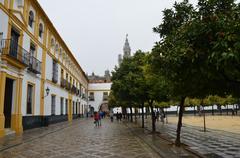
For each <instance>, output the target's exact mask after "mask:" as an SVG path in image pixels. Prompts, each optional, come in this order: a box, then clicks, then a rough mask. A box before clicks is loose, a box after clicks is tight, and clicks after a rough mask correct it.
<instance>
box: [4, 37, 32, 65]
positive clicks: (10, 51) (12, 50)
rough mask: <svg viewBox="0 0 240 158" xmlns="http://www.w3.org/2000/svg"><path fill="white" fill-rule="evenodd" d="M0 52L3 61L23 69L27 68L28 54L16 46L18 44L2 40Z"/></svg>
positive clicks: (9, 40)
mask: <svg viewBox="0 0 240 158" xmlns="http://www.w3.org/2000/svg"><path fill="white" fill-rule="evenodd" d="M0 50H1V54H2V56H3V57H2V58H3V60H7V61H8V62H9V63H10V64H12V65H14V66H19V64H21V66H20V67H22V68H24V67H27V66H29V62H30V60H29V59H30V53H29V52H28V51H26V50H25V49H24V48H22V47H21V46H19V45H18V43H17V42H16V41H14V40H11V39H3V40H1V41H0Z"/></svg>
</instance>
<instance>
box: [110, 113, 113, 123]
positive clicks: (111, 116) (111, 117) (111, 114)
mask: <svg viewBox="0 0 240 158" xmlns="http://www.w3.org/2000/svg"><path fill="white" fill-rule="evenodd" d="M113 116H114V115H113V112H110V119H111V122H113Z"/></svg>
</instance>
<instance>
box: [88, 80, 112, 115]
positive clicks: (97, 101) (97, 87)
mask: <svg viewBox="0 0 240 158" xmlns="http://www.w3.org/2000/svg"><path fill="white" fill-rule="evenodd" d="M111 85H112V83H90V84H89V85H88V96H90V92H93V93H94V101H89V102H88V105H91V106H92V107H94V110H95V111H98V110H99V106H100V105H101V104H102V103H103V93H104V92H108V94H109V93H110V90H111Z"/></svg>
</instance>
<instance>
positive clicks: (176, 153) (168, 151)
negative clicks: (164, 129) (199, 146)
mask: <svg viewBox="0 0 240 158" xmlns="http://www.w3.org/2000/svg"><path fill="white" fill-rule="evenodd" d="M125 124H126V125H127V126H128V127H129V128H130V129H131V130H132V132H133V133H134V134H135V135H137V136H138V137H139V138H141V139H142V140H143V141H144V142H146V143H147V144H148V145H149V146H150V147H151V148H153V149H154V150H155V151H156V152H158V153H159V155H161V156H162V157H166V158H176V157H179V158H197V157H199V156H198V155H195V154H193V153H191V152H189V151H187V150H185V149H184V148H183V147H180V148H179V147H176V146H175V145H174V144H173V143H171V142H169V141H167V140H166V139H163V138H161V137H159V134H158V133H155V134H153V133H152V132H151V131H150V130H146V129H142V128H140V127H139V125H137V124H135V123H129V122H125Z"/></svg>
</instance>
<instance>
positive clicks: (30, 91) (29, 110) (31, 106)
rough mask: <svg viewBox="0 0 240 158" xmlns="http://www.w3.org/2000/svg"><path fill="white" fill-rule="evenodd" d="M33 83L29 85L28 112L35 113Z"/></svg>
mask: <svg viewBox="0 0 240 158" xmlns="http://www.w3.org/2000/svg"><path fill="white" fill-rule="evenodd" d="M33 93H34V92H33V85H31V84H28V85H27V114H32V113H33Z"/></svg>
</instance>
